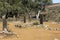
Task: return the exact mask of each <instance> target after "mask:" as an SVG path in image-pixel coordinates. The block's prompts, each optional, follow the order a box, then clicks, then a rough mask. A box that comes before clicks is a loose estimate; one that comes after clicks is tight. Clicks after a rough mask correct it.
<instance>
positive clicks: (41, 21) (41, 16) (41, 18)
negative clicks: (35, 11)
mask: <svg viewBox="0 0 60 40" xmlns="http://www.w3.org/2000/svg"><path fill="white" fill-rule="evenodd" d="M40 24H43V15H42V14H40Z"/></svg>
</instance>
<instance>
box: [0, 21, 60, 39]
mask: <svg viewBox="0 0 60 40" xmlns="http://www.w3.org/2000/svg"><path fill="white" fill-rule="evenodd" d="M19 23H20V24H22V25H24V24H23V23H22V22H19ZM8 24H9V25H8V27H9V29H10V30H11V31H13V32H14V33H16V35H14V36H12V35H11V36H6V37H3V36H1V35H0V40H54V39H59V40H60V31H52V30H44V29H43V28H41V27H39V28H35V27H26V28H18V27H15V26H14V25H15V22H8ZM26 24H28V23H26ZM44 24H46V25H49V27H59V26H60V24H52V22H45V23H44ZM0 30H2V22H0Z"/></svg>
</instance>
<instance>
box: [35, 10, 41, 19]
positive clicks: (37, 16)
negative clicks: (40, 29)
mask: <svg viewBox="0 0 60 40" xmlns="http://www.w3.org/2000/svg"><path fill="white" fill-rule="evenodd" d="M40 13H41V11H40V10H39V11H38V14H37V15H36V18H37V19H39V14H40Z"/></svg>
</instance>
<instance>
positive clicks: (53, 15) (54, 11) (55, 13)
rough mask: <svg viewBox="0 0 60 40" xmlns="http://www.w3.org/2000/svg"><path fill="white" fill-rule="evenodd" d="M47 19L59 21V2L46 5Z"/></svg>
mask: <svg viewBox="0 0 60 40" xmlns="http://www.w3.org/2000/svg"><path fill="white" fill-rule="evenodd" d="M46 9H47V12H48V16H47V18H48V20H53V21H60V3H57V4H52V5H47V6H46Z"/></svg>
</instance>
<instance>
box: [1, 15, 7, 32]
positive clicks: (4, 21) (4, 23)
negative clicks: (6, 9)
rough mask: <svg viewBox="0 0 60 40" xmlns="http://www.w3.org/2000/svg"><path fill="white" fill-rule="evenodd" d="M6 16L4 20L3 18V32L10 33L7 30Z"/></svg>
mask: <svg viewBox="0 0 60 40" xmlns="http://www.w3.org/2000/svg"><path fill="white" fill-rule="evenodd" d="M5 17H6V16H5V15H4V16H3V17H2V18H3V32H8V29H7V20H6V18H5Z"/></svg>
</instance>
